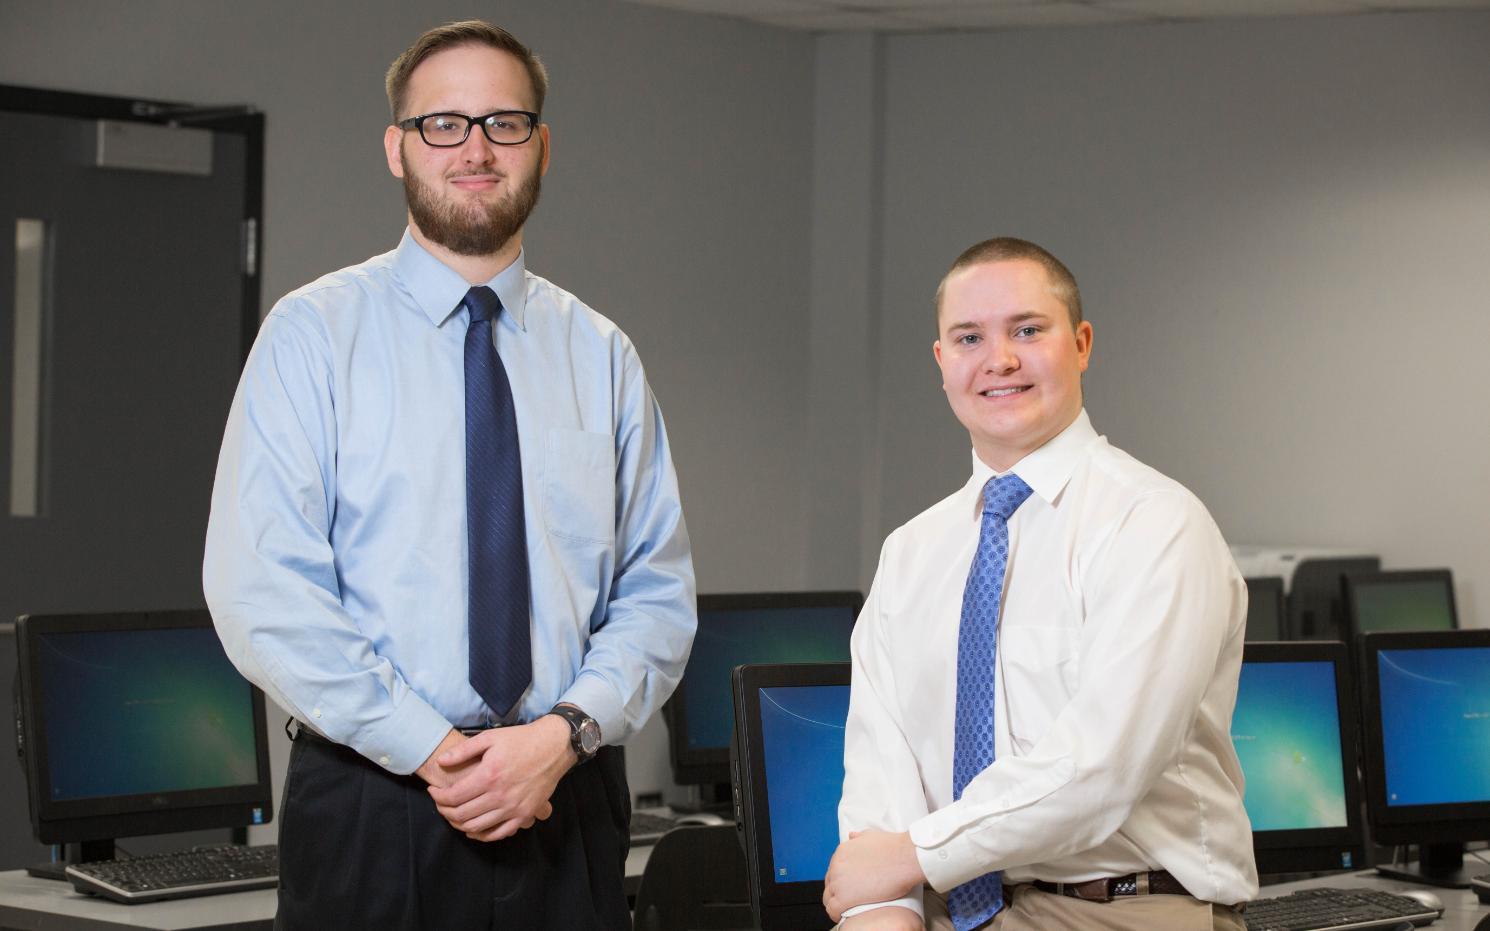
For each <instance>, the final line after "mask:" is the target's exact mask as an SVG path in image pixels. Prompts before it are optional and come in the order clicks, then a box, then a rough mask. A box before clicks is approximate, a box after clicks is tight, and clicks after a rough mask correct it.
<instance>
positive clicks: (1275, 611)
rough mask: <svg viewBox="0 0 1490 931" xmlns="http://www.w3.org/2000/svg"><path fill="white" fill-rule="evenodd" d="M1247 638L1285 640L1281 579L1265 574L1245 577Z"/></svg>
mask: <svg viewBox="0 0 1490 931" xmlns="http://www.w3.org/2000/svg"><path fill="white" fill-rule="evenodd" d="M1246 582H1247V635H1246V636H1247V639H1248V640H1265V641H1273V640H1287V639H1288V637H1287V636H1286V635H1285V634H1284V631H1283V612H1284V608H1283V579H1282V577H1281V576H1276V575H1266V576H1260V577H1257V578H1251V579H1247V580H1246Z"/></svg>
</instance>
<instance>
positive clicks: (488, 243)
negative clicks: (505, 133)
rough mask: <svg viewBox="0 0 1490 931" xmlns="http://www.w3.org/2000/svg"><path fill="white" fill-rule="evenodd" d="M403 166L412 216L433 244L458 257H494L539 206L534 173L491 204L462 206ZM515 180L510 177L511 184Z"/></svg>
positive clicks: (406, 163) (536, 177)
mask: <svg viewBox="0 0 1490 931" xmlns="http://www.w3.org/2000/svg"><path fill="white" fill-rule="evenodd" d="M403 166H404V179H403V180H404V200H406V201H407V202H408V205H409V216H410V217H412V218H413V220H414V225H415V226H417V227H419V231H420V232H422V233H423V234H424V235H425V236H426V237H428V238H429V240H430V241H431V242H434V243H437V244H439V245H441V246H444V247H445V248H446V249H449V250H450V251H451V252H454V253H455V254H456V255H471V256H479V255H492V254H494V253H496V252H497V251H499V250H500V249H501V248H502V247H503V246H505V245H507V243H508V241H509V240H511V239H512V237H513V236H515V235H517V232H518V231H519V230H521V229H522V228H523V224H524V223H526V222H528V215H529V214H531V213H532V212H533V207H534V206H536V205H537V203H538V191H539V175H540V172H537V171H534V172H533V173H532V174H531V175H530V176H529V177H528V178H527V179H525V180H523V181H521V182H519V183H518V184H517V186H516V187H514V188H512V190H511V193H510V194H509V195H508V196H506V197H504V198H502V199H500V200H498V201H496V202H495V203H491V204H486V205H482V204H471V205H462V204H457V203H454V202H452V201H450V200H443V199H441V198H440V196H439V195H438V194H437V193H436V192H435V190H434V188H432V187H431V186H430V185H428V184H426V183H425V182H424V181H423V180H422V179H421V178H420V177H419V176H418V175H417V174H415V173H414V171H413V168H412V166H410V165H409V161H408V159H407V158H404V159H403ZM511 178H512V176H511V175H508V176H507V179H506V180H508V181H509V182H510V180H511Z"/></svg>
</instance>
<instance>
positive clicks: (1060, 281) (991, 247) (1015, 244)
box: [936, 236, 1081, 330]
mask: <svg viewBox="0 0 1490 931" xmlns="http://www.w3.org/2000/svg"><path fill="white" fill-rule="evenodd" d="M1016 259H1028V260H1029V261H1031V262H1035V263H1036V264H1038V265H1039V266H1040V267H1041V268H1043V269H1045V277H1046V278H1047V279H1049V281H1050V290H1051V293H1052V294H1054V295H1055V298H1056V300H1058V301H1060V302H1061V303H1062V304H1065V305H1066V312H1067V313H1068V314H1069V315H1070V317H1071V329H1072V330H1075V329H1076V328H1077V327H1079V326H1081V291H1080V289H1078V288H1077V287H1076V276H1075V275H1073V274H1071V270H1070V269H1069V268H1067V267H1066V266H1065V263H1063V262H1062V261H1061V260H1060V259H1058V258H1056V257H1055V256H1053V255H1051V254H1050V253H1049V252H1047V251H1046V250H1045V249H1043V248H1041V247H1040V246H1037V245H1035V244H1034V243H1032V242H1030V241H1028V240H1025V239H1016V238H1014V237H1013V236H996V237H994V238H993V239H985V240H983V241H982V242H980V243H977V244H975V245H972V246H969V247H968V248H967V249H965V250H963V253H962V255H959V256H958V257H957V260H956V261H955V262H953V263H952V267H951V268H949V269H947V273H946V274H945V275H943V276H942V280H941V283H940V284H938V285H937V286H936V315H937V321H938V323H940V321H941V315H942V296H943V294H944V293H945V292H946V290H947V279H949V278H951V277H952V276H953V275H955V274H956V273H957V272H960V271H962V270H963V269H964V268H970V267H971V266H974V265H985V264H987V263H990V262H1009V261H1013V260H1016Z"/></svg>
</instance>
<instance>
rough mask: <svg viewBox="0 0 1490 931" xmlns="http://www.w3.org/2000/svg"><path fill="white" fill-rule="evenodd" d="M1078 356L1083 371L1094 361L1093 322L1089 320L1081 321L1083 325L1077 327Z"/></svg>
mask: <svg viewBox="0 0 1490 931" xmlns="http://www.w3.org/2000/svg"><path fill="white" fill-rule="evenodd" d="M1076 357H1077V359H1078V360H1079V361H1078V364H1079V365H1080V366H1081V371H1083V372H1085V371H1086V367H1087V366H1088V365H1089V364H1091V361H1092V324H1091V321H1089V320H1083V321H1081V326H1078V327H1077V328H1076Z"/></svg>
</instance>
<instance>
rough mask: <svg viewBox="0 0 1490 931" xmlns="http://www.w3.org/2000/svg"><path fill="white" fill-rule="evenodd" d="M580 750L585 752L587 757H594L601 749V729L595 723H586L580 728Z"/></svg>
mask: <svg viewBox="0 0 1490 931" xmlns="http://www.w3.org/2000/svg"><path fill="white" fill-rule="evenodd" d="M579 745H580V749H582V750H584V751H585V755H586V756H590V755H593V754H594V753H595V751H596V750H599V749H600V728H598V727H596V726H595V723H594V722H593V721H586V722H585V723H584V724H581V725H580V728H579Z"/></svg>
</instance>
